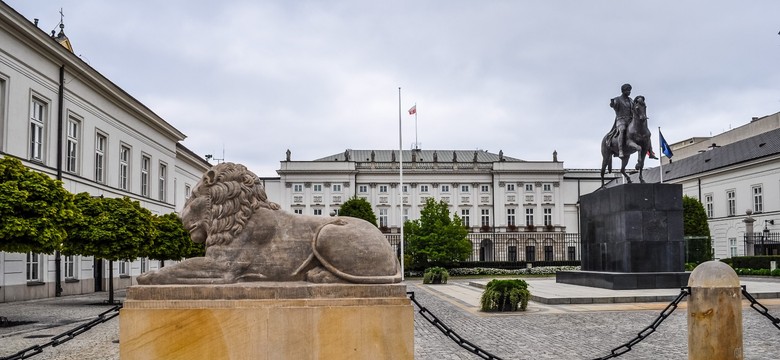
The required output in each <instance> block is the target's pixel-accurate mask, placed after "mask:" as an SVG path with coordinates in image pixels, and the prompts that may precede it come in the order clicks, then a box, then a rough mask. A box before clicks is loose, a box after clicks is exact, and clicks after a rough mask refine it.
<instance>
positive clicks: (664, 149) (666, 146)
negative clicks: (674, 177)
mask: <svg viewBox="0 0 780 360" xmlns="http://www.w3.org/2000/svg"><path fill="white" fill-rule="evenodd" d="M658 137H659V138H660V139H661V152H662V153H664V155H666V157H668V158H669V159H671V158H672V155H674V154H673V153H672V148H670V147H669V144H667V143H666V139H664V134H661V129H658Z"/></svg>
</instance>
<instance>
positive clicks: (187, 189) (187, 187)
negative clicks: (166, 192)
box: [184, 184, 192, 200]
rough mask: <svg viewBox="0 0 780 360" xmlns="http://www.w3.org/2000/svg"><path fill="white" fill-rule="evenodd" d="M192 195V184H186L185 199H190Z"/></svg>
mask: <svg viewBox="0 0 780 360" xmlns="http://www.w3.org/2000/svg"><path fill="white" fill-rule="evenodd" d="M190 195H192V186H190V184H184V199H185V200H186V199H189V198H190Z"/></svg>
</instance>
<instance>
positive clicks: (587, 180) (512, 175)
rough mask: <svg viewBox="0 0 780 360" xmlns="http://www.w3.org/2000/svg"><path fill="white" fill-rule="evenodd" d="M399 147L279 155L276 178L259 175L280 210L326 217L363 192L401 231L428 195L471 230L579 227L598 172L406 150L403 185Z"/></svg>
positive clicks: (390, 226) (384, 223) (474, 154)
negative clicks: (303, 157)
mask: <svg viewBox="0 0 780 360" xmlns="http://www.w3.org/2000/svg"><path fill="white" fill-rule="evenodd" d="M397 152H398V151H397V150H395V151H392V150H348V151H347V152H346V154H349V155H348V156H349V160H348V161H345V155H340V157H341V158H339V155H336V156H328V157H325V158H322V159H319V160H315V161H282V162H281V166H280V169H279V170H278V173H279V175H280V177H279V179H278V180H276V179H265V180H264V181H265V183H266V190H267V192H268V193H269V198H270V199H271V200H273V201H276V202H278V203H279V204H280V205H281V206H282V209H284V210H286V211H290V212H295V213H301V214H307V215H322V216H329V215H330V214H331V213H332V212H338V209H339V207H340V206H341V204H343V203H344V201H346V200H348V199H349V198H351V197H353V196H358V197H361V198H364V199H366V200H368V202H369V203H371V204H372V206H373V210H374V213H375V214H376V215H377V222H378V224H379V226H380V228H383V229H385V228H386V229H385V230H386V231H387V232H390V233H396V232H398V231H400V226H401V224H402V223H403V219H416V218H419V216H420V211H421V210H422V207H423V205H424V204H425V200H426V199H427V198H430V197H432V198H434V199H435V200H437V201H439V200H443V201H444V202H446V203H448V204H450V211H451V212H452V213H455V214H457V215H458V216H460V217H461V218H462V219H463V221H464V223H466V224H467V225H468V227H469V228H470V230H471V231H472V232H494V231H495V232H507V231H524V230H528V229H529V228H530V227H533V228H534V230H535V231H543V230H546V231H553V232H569V233H576V232H578V231H579V212H578V207H577V202H578V200H579V196H580V195H582V194H587V193H589V192H592V191H594V190H595V189H597V188H598V187H599V186H600V178H599V174H598V170H595V169H594V170H566V169H564V167H563V162H559V161H557V159H553V160H552V161H523V160H519V159H515V158H510V157H504V156H503V154H493V153H489V152H485V151H461V150H458V151H453V150H405V151H404V170H403V188H404V189H403V191H401V188H400V186H401V184H400V178H399V175H400V174H399V162H397V161H395V160H394V159H395V155H393V153H397ZM371 153H373V154H374V155H373V157H372V155H370V154H371ZM453 154H455V155H453ZM372 158H373V161H372V160H371V159H372ZM434 158H435V161H434ZM453 158H454V159H453ZM355 159H360V160H359V161H357V160H355ZM458 159H464V160H458ZM475 159H476V161H475ZM453 160H454V161H453ZM402 194H403V195H402ZM401 204H403V210H402V206H401Z"/></svg>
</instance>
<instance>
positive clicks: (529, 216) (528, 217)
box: [525, 208, 534, 225]
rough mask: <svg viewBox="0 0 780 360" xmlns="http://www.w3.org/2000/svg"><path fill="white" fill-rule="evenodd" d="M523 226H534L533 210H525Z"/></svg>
mask: <svg viewBox="0 0 780 360" xmlns="http://www.w3.org/2000/svg"><path fill="white" fill-rule="evenodd" d="M525 224H526V225H533V224H534V208H526V209H525Z"/></svg>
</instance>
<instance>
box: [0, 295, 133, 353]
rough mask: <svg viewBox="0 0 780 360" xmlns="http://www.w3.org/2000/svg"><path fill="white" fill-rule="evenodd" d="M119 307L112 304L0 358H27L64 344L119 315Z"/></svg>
mask: <svg viewBox="0 0 780 360" xmlns="http://www.w3.org/2000/svg"><path fill="white" fill-rule="evenodd" d="M121 308H122V305H117V306H114V307H112V308H111V309H109V310H106V311H104V312H102V313H100V315H98V316H97V317H96V318H95V319H92V320H90V321H89V322H87V323H84V324H81V325H79V326H77V327H75V328H73V329H71V330H68V331H66V332H64V333H62V334H59V335H57V336H55V337H53V338H51V340H49V341H48V342H46V343H43V344H39V345H34V346H30V347H28V348H27V349H24V350H22V351H20V352H18V353H16V354H13V355H11V356H8V357H2V358H0V360H17V359H27V358H29V357H32V356H35V355H38V354H40V353H42V352H43V349H44V348H46V347H48V346H51V347H54V346H57V345H61V344H64V343H66V342H68V341H70V340H71V339H73V338H74V337H76V336H77V335H80V334H81V333H83V332H86V331H87V330H89V329H92V328H93V327H94V326H95V325H98V324H101V323H104V322H106V321H108V320H111V319H113V318H115V317H117V316H119V309H121Z"/></svg>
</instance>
